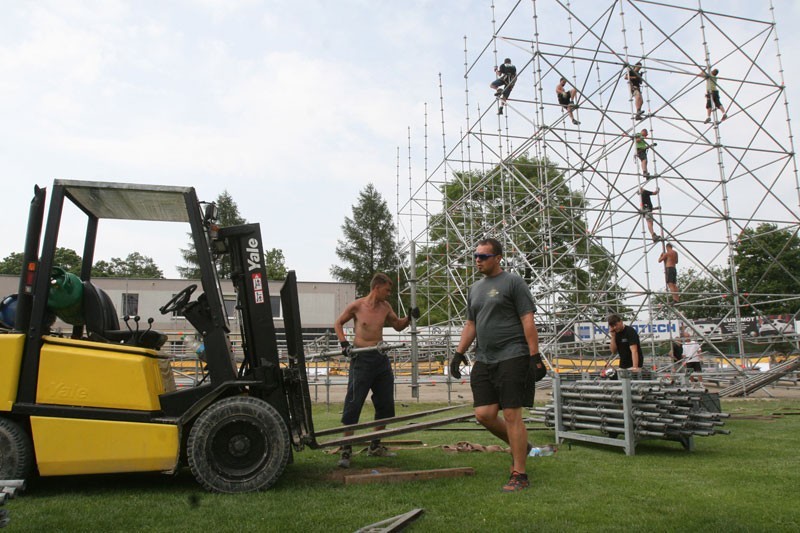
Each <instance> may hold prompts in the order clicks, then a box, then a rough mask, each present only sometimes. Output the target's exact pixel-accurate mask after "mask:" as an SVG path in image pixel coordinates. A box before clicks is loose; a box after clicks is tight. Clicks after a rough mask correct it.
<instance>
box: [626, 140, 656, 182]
mask: <svg viewBox="0 0 800 533" xmlns="http://www.w3.org/2000/svg"><path fill="white" fill-rule="evenodd" d="M623 135H625V134H624V133H623ZM647 135H648V132H647V129H646V128H645V129H643V130H642V131H641V132H640V133H637V134H636V135H634V136H633V141H634V142H635V143H636V157H638V158H639V160H640V161H641V162H642V175H643V176H644V177H645V179H648V180H649V179H650V178H651V177H652V176H651V175H650V173H649V172H648V171H647V150H648V149H649V148H651V147H653V146H658V143H650V144H648V142H647Z"/></svg>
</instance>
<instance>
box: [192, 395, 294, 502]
mask: <svg viewBox="0 0 800 533" xmlns="http://www.w3.org/2000/svg"><path fill="white" fill-rule="evenodd" d="M290 453H291V443H290V439H289V430H288V429H287V428H286V424H284V422H283V418H282V417H281V415H280V413H278V411H277V410H276V409H275V408H274V407H272V406H271V405H270V404H268V403H267V402H265V401H263V400H260V399H258V398H252V397H249V396H233V397H231V398H226V399H224V400H220V401H219V402H217V403H215V404H212V405H211V406H210V407H209V408H208V409H206V410H205V411H204V412H203V413H202V414H201V415H200V416H199V417H197V420H196V421H195V423H194V426H193V427H192V430H191V431H190V432H189V440H188V442H187V445H186V455H187V458H188V460H189V467H190V468H191V471H192V474H194V477H195V479H197V481H198V482H199V483H200V484H201V485H203V487H205V488H206V489H207V490H210V491H213V492H226V493H237V492H251V491H258V490H266V489H268V488H270V487H271V486H272V485H273V484H274V483H275V482H276V481H277V480H278V478H279V477H280V476H281V474H283V471H284V469H285V468H286V464H287V463H288V462H289V454H290Z"/></svg>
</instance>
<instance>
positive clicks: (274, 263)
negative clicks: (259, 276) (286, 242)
mask: <svg viewBox="0 0 800 533" xmlns="http://www.w3.org/2000/svg"><path fill="white" fill-rule="evenodd" d="M264 263H265V264H266V267H267V279H275V280H278V279H285V278H286V260H285V259H284V257H283V250H281V249H279V248H272V249H271V250H267V251H266V252H265V253H264Z"/></svg>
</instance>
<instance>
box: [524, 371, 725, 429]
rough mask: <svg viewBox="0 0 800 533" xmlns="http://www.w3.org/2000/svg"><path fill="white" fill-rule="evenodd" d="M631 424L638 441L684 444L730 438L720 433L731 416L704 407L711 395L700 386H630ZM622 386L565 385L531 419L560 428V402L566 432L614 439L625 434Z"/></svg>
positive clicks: (633, 383)
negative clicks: (695, 439)
mask: <svg viewBox="0 0 800 533" xmlns="http://www.w3.org/2000/svg"><path fill="white" fill-rule="evenodd" d="M629 383H630V387H631V400H632V405H631V421H632V422H631V423H632V425H633V428H632V429H633V432H634V436H635V438H636V439H637V440H642V439H653V438H655V439H669V440H682V439H686V438H689V437H693V436H710V435H716V434H725V435H727V434H729V433H730V432H729V431H727V430H725V429H721V426H723V425H724V422H723V419H724V418H727V417H728V416H730V415H728V414H727V413H721V412H715V411H716V410H708V409H707V408H706V407H704V404H705V403H707V402H704V400H705V396H706V395H707V391H706V389H705V388H703V387H701V386H696V385H693V386H686V385H677V384H673V383H669V382H662V381H649V380H648V381H633V380H631V381H629ZM624 386H625V383H624V382H623V381H607V380H602V381H601V380H578V381H566V380H562V381H561V385H560V388H559V389H560V394H557V395H556V396H557V397H556V398H553V400H552V401H551V402H550V403H549V404H547V405H546V406H545V407H537V408H535V409H534V410H533V412H534V413H535V414H536V415H535V416H532V417H530V418H529V420H532V421H539V422H543V423H544V424H545V425H547V426H549V427H555V425H556V422H555V414H556V409H555V407H556V406H555V402H556V401H560V407H561V413H562V416H561V418H562V424H563V426H562V427H563V429H564V430H568V431H574V430H582V429H589V430H599V431H602V432H604V433H607V434H610V435H622V434H624V433H625V416H624V415H625V413H624V410H623V397H622V396H623V387H624Z"/></svg>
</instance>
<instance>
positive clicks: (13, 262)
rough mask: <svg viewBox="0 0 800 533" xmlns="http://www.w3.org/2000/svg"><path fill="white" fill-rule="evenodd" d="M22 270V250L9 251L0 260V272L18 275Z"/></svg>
mask: <svg viewBox="0 0 800 533" xmlns="http://www.w3.org/2000/svg"><path fill="white" fill-rule="evenodd" d="M20 272H22V252H11V253H10V254H8V255H7V256H5V257H4V258H3V260H2V261H0V274H6V275H9V276H19V274H20Z"/></svg>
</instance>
